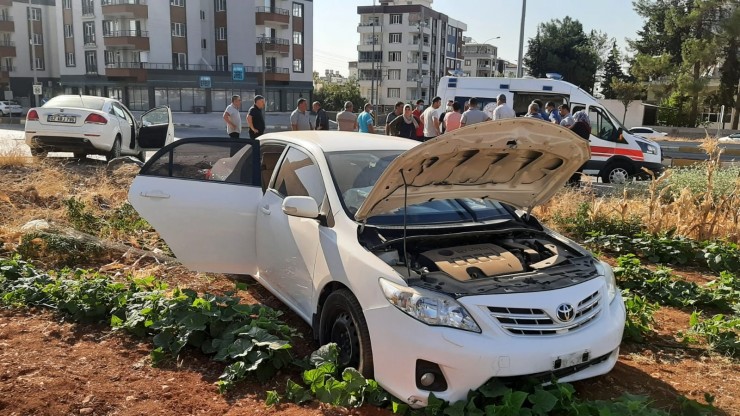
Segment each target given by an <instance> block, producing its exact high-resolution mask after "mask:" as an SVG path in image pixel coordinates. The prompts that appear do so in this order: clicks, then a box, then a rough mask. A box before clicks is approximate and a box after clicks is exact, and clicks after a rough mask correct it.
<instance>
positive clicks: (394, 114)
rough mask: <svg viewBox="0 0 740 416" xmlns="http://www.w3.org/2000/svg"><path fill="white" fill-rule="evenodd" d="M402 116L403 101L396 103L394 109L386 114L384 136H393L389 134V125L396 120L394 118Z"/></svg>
mask: <svg viewBox="0 0 740 416" xmlns="http://www.w3.org/2000/svg"><path fill="white" fill-rule="evenodd" d="M402 114H403V101H399V102H397V103H396V105H395V107H393V111H391V112H390V113H388V115H387V116H386V117H385V134H386V135H388V136H395V134H391V129H390V125H391V123H392V122H393V120H395V119H396V117H398V116H400V115H402Z"/></svg>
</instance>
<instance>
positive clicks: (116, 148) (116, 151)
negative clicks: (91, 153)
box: [105, 136, 121, 162]
mask: <svg viewBox="0 0 740 416" xmlns="http://www.w3.org/2000/svg"><path fill="white" fill-rule="evenodd" d="M117 157H121V136H116V140H114V141H113V147H111V149H110V152H108V154H107V155H105V160H107V161H108V162H110V161H111V160H113V159H115V158H117Z"/></svg>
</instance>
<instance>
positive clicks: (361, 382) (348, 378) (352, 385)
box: [342, 368, 366, 394]
mask: <svg viewBox="0 0 740 416" xmlns="http://www.w3.org/2000/svg"><path fill="white" fill-rule="evenodd" d="M342 380H343V381H344V382H345V383H347V392H349V393H354V394H357V393H360V392H361V390H362V388H363V387H365V384H366V380H365V377H363V376H362V374H360V372H359V371H357V370H355V369H354V368H345V369H344V371H343V372H342Z"/></svg>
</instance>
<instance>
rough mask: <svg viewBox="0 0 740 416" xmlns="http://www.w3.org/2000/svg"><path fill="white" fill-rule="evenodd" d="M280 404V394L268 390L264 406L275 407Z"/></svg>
mask: <svg viewBox="0 0 740 416" xmlns="http://www.w3.org/2000/svg"><path fill="white" fill-rule="evenodd" d="M278 403H280V394H279V393H278V392H277V391H275V390H269V391H268V392H267V398H266V399H265V405H267V406H270V407H271V406H275V405H276V404H278Z"/></svg>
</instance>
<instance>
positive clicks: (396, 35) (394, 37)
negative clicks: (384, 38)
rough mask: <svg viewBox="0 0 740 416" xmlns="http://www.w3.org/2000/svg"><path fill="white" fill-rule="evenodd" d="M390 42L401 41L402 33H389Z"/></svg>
mask: <svg viewBox="0 0 740 416" xmlns="http://www.w3.org/2000/svg"><path fill="white" fill-rule="evenodd" d="M388 42H390V43H401V34H400V33H389V34H388Z"/></svg>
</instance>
